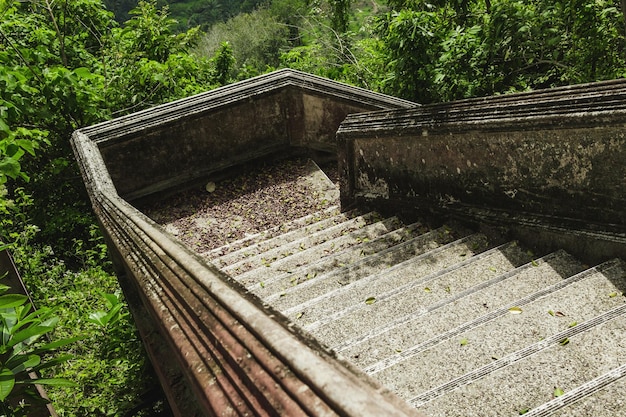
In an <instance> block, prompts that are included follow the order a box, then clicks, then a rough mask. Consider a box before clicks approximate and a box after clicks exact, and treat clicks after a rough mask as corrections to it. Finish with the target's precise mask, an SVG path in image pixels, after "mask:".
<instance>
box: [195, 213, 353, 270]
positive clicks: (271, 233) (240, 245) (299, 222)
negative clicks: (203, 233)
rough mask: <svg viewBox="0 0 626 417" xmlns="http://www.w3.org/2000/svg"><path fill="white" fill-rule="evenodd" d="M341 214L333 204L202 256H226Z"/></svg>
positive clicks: (213, 257)
mask: <svg viewBox="0 0 626 417" xmlns="http://www.w3.org/2000/svg"><path fill="white" fill-rule="evenodd" d="M340 214H341V209H340V208H339V206H336V205H335V206H331V207H328V208H327V209H325V210H322V211H319V212H316V213H312V214H309V215H307V216H304V217H301V218H299V219H296V220H292V221H290V222H287V223H283V224H281V225H280V226H275V227H272V228H270V229H267V230H264V231H262V232H259V233H255V234H252V235H249V236H246V237H244V238H242V239H239V240H237V241H234V242H231V243H228V244H226V245H223V246H220V247H218V248H215V249H212V250H210V251H207V252H204V253H201V256H203V257H205V258H207V259H209V260H212V259H216V258H219V257H221V256H225V255H227V254H230V253H233V252H237V251H241V250H245V249H246V248H247V247H249V246H252V245H255V244H257V243H259V242H262V241H264V240H268V239H271V238H274V237H276V236H280V235H282V234H284V233H289V232H290V231H292V230H297V229H300V228H302V227H305V226H307V225H311V224H313V223H316V222H319V221H322V220H324V219H327V218H330V217H333V216H339V215H340Z"/></svg>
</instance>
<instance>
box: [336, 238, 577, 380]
mask: <svg viewBox="0 0 626 417" xmlns="http://www.w3.org/2000/svg"><path fill="white" fill-rule="evenodd" d="M562 255H567V256H570V255H569V254H567V253H566V252H565V251H563V250H558V251H556V252H553V253H551V254H548V255H546V256H543V257H541V258H537V259H535V260H533V261H530V262H527V263H525V264H523V265H520V266H518V267H517V268H515V269H512V270H510V271H507V272H505V273H503V274H501V275H498V276H497V277H495V278H492V279H490V280H487V281H483V282H481V283H479V284H477V285H474V286H472V287H469V288H467V289H466V290H463V291H461V292H459V293H458V294H455V295H454V296H453V297H451V298H446V299H443V300H440V301H438V302H436V303H434V304H432V305H429V306H428V307H425V308H422V309H420V310H417V311H415V312H413V313H411V314H408V315H405V316H403V317H401V318H400V319H398V320H396V321H394V322H392V323H391V325H388V324H386V325H385V326H380V327H377V328H375V329H372V330H371V331H369V332H368V333H367V334H364V335H360V336H359V337H355V338H353V339H351V340H349V341H347V342H343V343H341V344H339V345H336V346H333V347H332V349H333V350H335V351H336V352H342V351H344V350H346V349H348V348H350V347H351V346H354V345H356V344H359V343H363V342H364V341H366V340H369V339H371V338H373V337H376V336H378V335H380V334H382V333H385V332H387V331H389V330H392V329H393V328H395V327H398V326H401V325H402V324H404V323H408V322H409V321H412V320H415V319H416V318H418V317H420V316H422V315H424V314H427V313H430V312H432V311H435V310H437V309H439V308H442V307H443V306H445V305H446V304H449V303H451V302H454V301H458V300H460V299H461V298H464V297H467V296H469V295H471V294H475V293H476V292H478V291H481V290H483V289H485V288H488V287H490V286H492V285H495V284H498V283H500V282H504V281H506V280H507V279H509V278H513V277H515V276H516V275H519V274H520V273H522V272H524V271H525V270H527V269H531V268H535V266H534V263H536V262H537V261H541V262H546V263H547V262H548V260H551V259H555V258H557V257H558V256H562ZM533 294H534V293H533ZM517 305H519V304H517ZM509 308H510V307H509ZM495 311H498V310H495ZM481 317H483V316H481ZM478 318H480V317H478ZM478 318H477V319H476V320H478ZM432 339H434V338H431V339H429V340H427V341H425V342H423V343H427V342H429V341H430V340H432ZM423 343H421V344H420V345H416V346H421V345H422V344H423ZM433 346H434V344H433ZM423 350H424V349H419V350H418V351H423ZM409 352H412V350H411V349H407V350H405V351H403V352H402V353H403V354H404V355H400V354H399V355H396V356H410V355H407V354H408V353H409ZM380 362H383V361H379V362H376V363H375V364H372V365H370V366H368V367H367V368H365V370H366V372H367V373H370V372H373V371H372V370H370V368H373V367H374V366H375V365H376V364H378V363H380ZM390 366H393V365H390ZM390 366H387V367H385V368H383V369H386V368H388V367H390ZM381 370H382V369H381ZM377 372H378V371H377Z"/></svg>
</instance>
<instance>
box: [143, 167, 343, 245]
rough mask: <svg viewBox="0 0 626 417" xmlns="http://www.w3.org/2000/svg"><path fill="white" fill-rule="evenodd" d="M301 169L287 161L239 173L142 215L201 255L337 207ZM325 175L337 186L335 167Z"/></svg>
mask: <svg viewBox="0 0 626 417" xmlns="http://www.w3.org/2000/svg"><path fill="white" fill-rule="evenodd" d="M306 165H307V160H305V159H289V160H283V161H278V162H274V163H271V164H270V163H267V164H264V165H262V166H254V167H249V168H242V171H241V173H240V174H238V175H235V176H233V177H231V178H226V179H224V180H221V181H215V184H213V183H208V184H210V185H211V186H210V192H207V191H208V190H207V189H206V188H205V187H206V186H208V184H206V183H205V184H203V185H202V186H198V187H196V188H194V189H190V190H186V191H183V192H181V193H178V194H176V195H173V196H171V197H169V198H165V199H163V200H162V201H159V202H157V203H154V204H153V205H151V206H150V207H147V208H143V211H144V212H145V213H146V214H147V215H148V216H149V217H150V218H152V219H153V220H154V221H156V222H157V223H159V224H161V225H162V226H164V227H165V228H166V229H167V230H170V231H174V234H175V235H176V236H177V237H178V239H180V240H182V241H183V242H184V243H185V244H187V245H188V246H189V247H190V248H191V249H193V250H195V251H196V252H199V253H202V252H205V251H208V250H211V249H213V248H217V247H220V246H222V245H225V244H227V243H230V242H233V241H236V240H238V239H241V238H243V237H245V236H246V235H250V234H255V233H259V232H261V231H263V230H267V229H269V228H272V227H274V226H278V225H281V224H283V223H285V222H288V221H291V220H295V219H298V218H300V217H304V216H306V215H308V214H312V213H315V212H317V211H320V210H323V209H325V208H327V207H328V206H330V205H334V204H337V203H338V202H336V201H327V200H325V199H324V197H323V196H322V195H321V194H322V193H320V192H318V191H317V190H316V189H315V188H314V186H313V184H312V183H311V182H310V181H308V180H307V179H306V175H307V173H308V171H307V168H306ZM324 172H325V173H326V174H327V175H328V176H329V177H330V178H331V180H333V181H334V182H336V179H337V171H336V167H335V166H334V165H333V166H328V167H326V166H325V167H324ZM214 187H215V188H214Z"/></svg>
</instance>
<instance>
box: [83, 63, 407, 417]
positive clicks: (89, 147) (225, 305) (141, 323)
mask: <svg viewBox="0 0 626 417" xmlns="http://www.w3.org/2000/svg"><path fill="white" fill-rule="evenodd" d="M303 94H306V95H308V96H310V97H316V98H320V99H323V100H325V101H324V102H325V106H326V107H328V106H330V110H331V111H332V113H333V115H336V114H338V113H341V112H344V116H345V114H347V113H346V112H348V111H353V110H355V109H362V110H370V109H376V108H394V107H403V106H411V105H413V104H412V103H408V102H406V101H402V100H397V99H393V98H391V97H387V96H383V95H380V94H374V93H370V92H367V91H365V90H360V89H355V88H352V87H348V86H344V85H341V84H338V83H333V82H330V81H327V80H323V79H320V78H318V77H312V76H308V75H305V74H301V73H297V72H294V71H290V70H285V71H279V72H277V73H274V74H269V75H266V76H262V77H258V78H256V79H253V80H250V81H248V82H243V83H238V84H235V85H232V86H228V87H225V88H222V89H218V90H216V91H212V92H209V93H206V94H202V95H199V96H196V97H192V98H189V99H185V100H180V101H178V102H175V103H170V104H167V105H163V106H159V107H157V108H155V109H151V110H148V111H144V112H140V113H137V114H133V115H130V116H127V117H123V118H120V119H116V120H112V121H109V122H105V123H102V124H99V125H96V126H92V127H88V128H84V129H81V130H79V131H77V132H75V133H74V135H73V137H72V145H73V146H74V151H75V154H76V158H77V161H78V165H79V168H80V169H81V174H82V176H83V179H84V182H85V184H86V188H87V191H88V193H89V197H90V199H91V202H92V205H93V208H94V211H95V213H96V215H97V217H98V220H99V222H100V223H101V225H102V228H103V232H104V235H105V238H106V239H107V242H108V244H109V249H110V251H109V253H110V254H111V256H112V258H113V261H114V265H115V268H116V270H117V272H118V274H119V276H120V283H121V284H122V287H123V289H124V291H125V294H127V296H128V299H129V300H130V299H132V300H133V307H134V308H133V309H132V311H133V313H134V314H135V315H136V316H137V317H136V322H137V324H138V327H139V328H140V332H141V334H142V337H143V340H144V342H145V343H146V345H147V351H148V353H149V354H150V355H151V359H152V361H153V365H154V366H155V368H157V375H159V378H160V381H161V383H162V385H163V387H164V389H165V390H166V392H167V395H168V400H169V401H170V402H171V404H172V409H173V412H174V414H175V415H177V416H187V415H221V416H234V415H259V416H265V415H289V416H296V415H300V416H309V415H316V416H336V415H345V416H364V415H371V416H380V415H385V416H387V415H388V416H398V417H400V416H417V415H419V413H418V412H416V411H415V410H414V409H412V408H411V407H410V406H408V405H407V404H406V403H405V402H403V401H401V400H399V399H398V397H397V396H395V395H393V394H391V393H390V392H389V391H388V390H386V389H385V388H383V387H381V386H380V385H379V384H377V383H376V382H375V381H374V380H373V379H371V378H369V377H367V375H365V374H363V373H362V372H359V371H358V370H356V369H355V368H353V367H352V366H351V365H350V364H348V363H346V362H344V361H340V360H337V358H336V357H334V356H333V355H332V354H331V353H330V352H328V351H327V350H326V349H324V348H322V347H321V346H320V345H319V344H318V343H317V342H316V341H314V340H313V339H311V338H310V337H309V336H307V335H305V334H303V333H301V332H299V331H297V330H294V329H293V326H291V325H290V324H289V323H288V322H286V320H284V318H281V317H279V316H277V315H276V314H275V312H274V311H272V310H269V309H267V308H266V307H265V306H263V305H262V304H261V303H260V302H259V300H258V299H256V298H255V297H252V296H250V295H248V294H245V293H244V292H245V291H244V290H243V288H242V287H241V286H239V285H237V284H236V283H234V282H233V280H232V279H230V278H229V277H227V276H226V275H225V274H224V273H222V272H220V271H219V270H218V269H217V268H215V267H214V266H212V265H210V264H208V263H207V262H206V261H205V260H204V259H202V258H201V257H200V256H199V255H198V254H195V253H193V252H192V251H191V250H190V249H189V248H187V247H185V246H184V245H182V244H181V243H180V241H178V240H176V239H175V238H174V237H173V236H172V235H171V234H168V233H166V232H165V231H164V230H163V228H161V227H159V226H158V225H157V224H156V223H155V222H154V221H152V220H151V219H149V218H148V217H146V216H145V215H144V214H142V213H141V212H140V211H138V210H137V209H136V208H135V207H133V206H131V205H130V204H129V203H128V201H126V200H125V199H131V198H138V197H143V196H146V195H149V194H152V193H154V192H158V191H164V190H167V189H169V188H172V187H178V188H180V187H182V186H183V185H184V184H186V183H187V182H189V181H193V180H196V179H198V178H202V177H204V176H205V175H207V174H211V173H213V172H215V171H218V170H222V169H224V168H227V167H229V166H231V165H233V164H240V163H245V162H248V161H249V160H250V159H254V158H256V157H260V156H267V155H268V154H269V153H272V152H274V151H280V153H281V154H283V155H284V154H289V153H291V152H292V151H294V152H295V151H297V152H301V151H302V150H301V147H302V146H305V145H303V143H302V141H300V143H297V144H295V145H293V146H292V145H291V142H290V140H291V139H298V138H302V137H304V133H305V130H306V129H308V128H311V126H308V125H307V123H304V122H303V120H304V119H303V118H302V117H303V114H301V109H303V108H305V106H304V105H298V101H299V100H301V99H302V95H303ZM332 103H334V104H333V105H331V104H332ZM281 106H282V107H281ZM291 110H293V111H294V112H295V113H294V114H291V113H290V111H291ZM338 118H339V116H337V119H335V118H328V117H326V116H323V117H321V118H319V117H317V116H315V117H311V119H310V121H309V123H318V122H319V121H328V120H330V121H335V122H337V123H338ZM307 126H308V127H307ZM336 128H337V126H317V125H316V126H315V129H316V130H315V132H316V133H315V135H316V136H320V135H321V133H322V132H334V131H335V130H336ZM321 136H322V137H323V135H321ZM327 137H329V136H327ZM311 148H312V149H319V148H320V146H318V144H315V145H314V146H311ZM237 152H239V153H237ZM273 156H274V155H272V157H273ZM207 191H208V189H207ZM328 191H330V190H327V189H326V190H322V194H325V193H327V192H328ZM120 196H123V197H124V198H122V197H120ZM333 211H334V210H333V209H331V210H330V211H328V212H327V213H322V214H319V215H317V214H316V215H315V216H313V217H311V218H309V219H306V220H304V221H301V222H297V223H298V224H306V223H307V221H308V220H311V219H313V218H317V217H320V218H321V217H326V216H332V213H333ZM279 230H280V228H279ZM276 231H278V230H275V231H274V232H276ZM270 234H272V233H270ZM261 235H264V234H261ZM260 237H261V236H259V235H257V236H256V237H253V236H251V237H249V240H250V241H254V240H255V239H256V238H260ZM245 239H248V238H247V237H246V238H245ZM240 244H241V242H239V243H236V247H237V249H239V248H241V246H240ZM222 252H223V253H227V252H229V250H227V249H224V250H223V251H222Z"/></svg>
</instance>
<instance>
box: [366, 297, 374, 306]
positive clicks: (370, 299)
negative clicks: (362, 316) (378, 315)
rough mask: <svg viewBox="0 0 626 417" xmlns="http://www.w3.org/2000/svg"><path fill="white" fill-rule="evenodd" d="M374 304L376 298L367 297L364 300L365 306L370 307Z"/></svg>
mask: <svg viewBox="0 0 626 417" xmlns="http://www.w3.org/2000/svg"><path fill="white" fill-rule="evenodd" d="M375 302H376V297H368V298H367V299H366V300H365V304H367V305H370V304H374V303H375Z"/></svg>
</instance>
